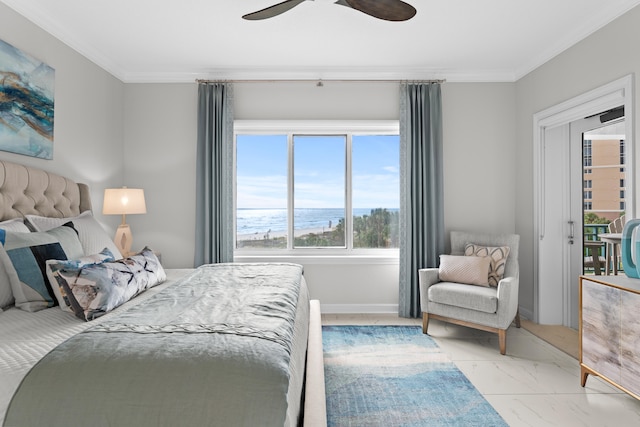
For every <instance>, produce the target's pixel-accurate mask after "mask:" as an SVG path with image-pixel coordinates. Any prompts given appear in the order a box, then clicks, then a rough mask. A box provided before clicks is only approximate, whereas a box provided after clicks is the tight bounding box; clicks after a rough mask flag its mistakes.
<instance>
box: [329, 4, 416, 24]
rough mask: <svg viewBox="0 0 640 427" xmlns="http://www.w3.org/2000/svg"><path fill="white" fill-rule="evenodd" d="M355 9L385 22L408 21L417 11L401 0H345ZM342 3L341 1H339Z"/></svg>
mask: <svg viewBox="0 0 640 427" xmlns="http://www.w3.org/2000/svg"><path fill="white" fill-rule="evenodd" d="M344 1H346V2H347V4H348V5H349V6H351V7H352V8H353V9H356V10H359V11H360V12H364V13H366V14H367V15H371V16H373V17H374V18H378V19H384V20H385V21H407V20H409V19H411V18H413V17H414V16H415V14H416V9H415V8H414V7H413V6H411V5H410V4H408V3H405V2H403V1H401V0H344ZM339 3H340V1H339Z"/></svg>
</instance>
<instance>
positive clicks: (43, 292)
mask: <svg viewBox="0 0 640 427" xmlns="http://www.w3.org/2000/svg"><path fill="white" fill-rule="evenodd" d="M0 243H2V245H3V246H4V249H5V250H6V252H7V256H8V261H9V262H5V269H6V270H7V274H8V276H9V280H10V282H11V290H12V292H13V296H14V297H15V300H16V301H15V304H16V307H18V308H20V309H22V310H25V311H38V310H42V309H45V308H48V307H53V306H54V305H55V304H56V303H57V301H56V298H55V294H54V293H53V290H52V288H51V285H50V284H49V281H48V280H47V275H46V261H47V260H50V259H60V260H66V259H69V258H72V259H73V258H80V257H81V256H82V255H83V250H82V245H81V244H80V240H79V239H78V232H77V231H76V229H75V228H73V224H72V223H67V224H65V225H63V226H61V227H57V228H54V229H52V230H49V231H44V232H37V233H18V232H11V231H5V230H2V231H0Z"/></svg>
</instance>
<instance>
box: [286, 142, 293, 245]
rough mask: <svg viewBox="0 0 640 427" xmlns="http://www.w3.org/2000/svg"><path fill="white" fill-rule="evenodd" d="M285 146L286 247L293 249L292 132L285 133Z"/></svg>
mask: <svg viewBox="0 0 640 427" xmlns="http://www.w3.org/2000/svg"><path fill="white" fill-rule="evenodd" d="M287 148H288V156H289V157H288V165H289V167H288V172H287V230H288V232H287V236H288V238H287V249H289V250H293V246H294V245H293V241H294V234H293V227H294V224H293V216H294V209H295V205H294V201H293V196H294V194H293V189H294V182H293V179H294V178H293V177H294V174H293V172H294V167H295V165H294V164H293V163H294V162H293V160H294V157H293V150H294V147H293V133H291V132H290V133H288V134H287Z"/></svg>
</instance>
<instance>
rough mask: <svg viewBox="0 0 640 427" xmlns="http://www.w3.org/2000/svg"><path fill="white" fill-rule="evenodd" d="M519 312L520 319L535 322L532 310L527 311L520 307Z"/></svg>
mask: <svg viewBox="0 0 640 427" xmlns="http://www.w3.org/2000/svg"><path fill="white" fill-rule="evenodd" d="M518 312H519V313H520V317H524V318H525V319H527V320H531V321H533V311H532V310H527V309H526V308H522V306H518Z"/></svg>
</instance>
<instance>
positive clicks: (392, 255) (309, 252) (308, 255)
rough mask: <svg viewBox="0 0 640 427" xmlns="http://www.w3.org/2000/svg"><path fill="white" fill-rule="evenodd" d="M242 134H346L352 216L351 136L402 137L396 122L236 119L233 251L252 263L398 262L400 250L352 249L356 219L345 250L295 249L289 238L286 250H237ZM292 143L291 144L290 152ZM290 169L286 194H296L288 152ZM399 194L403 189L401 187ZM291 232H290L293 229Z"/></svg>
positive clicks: (290, 213)
mask: <svg viewBox="0 0 640 427" xmlns="http://www.w3.org/2000/svg"><path fill="white" fill-rule="evenodd" d="M239 134H242V135H266V134H273V135H276V134H277V135H287V138H288V140H290V139H291V138H293V136H294V135H328V136H330V135H347V140H348V142H347V148H346V156H347V157H346V165H345V184H346V186H347V189H346V192H345V198H346V200H345V202H346V203H345V207H346V209H347V212H349V213H352V184H353V183H352V176H351V174H352V159H351V151H350V150H349V148H351V136H357V135H399V134H400V125H399V121H397V120H235V121H234V132H233V170H234V173H233V212H234V214H233V230H234V236H233V248H234V259H236V260H252V259H256V258H260V259H278V258H287V259H289V260H292V259H293V260H295V259H297V258H299V259H304V260H305V261H308V260H309V259H315V262H319V263H324V262H335V261H336V260H339V259H344V258H348V259H349V260H351V261H355V260H358V259H360V260H363V262H365V263H366V262H369V261H370V260H372V259H375V260H376V262H379V261H382V262H385V259H386V260H387V261H389V262H392V263H395V262H397V259H398V256H399V248H353V220H352V219H351V220H349V221H347V227H346V228H347V236H346V243H347V245H346V247H314V248H300V247H297V248H294V247H293V241H292V239H289V242H288V243H287V248H286V249H255V248H241V249H238V248H236V237H237V232H236V227H237V223H236V212H237V175H236V165H237V158H236V155H237V152H236V143H237V136H238V135H239ZM291 146H292V144H289V150H291ZM288 156H289V158H288V163H287V164H288V170H287V191H288V194H293V193H292V191H293V176H292V171H293V156H292V153H291V152H289V153H288ZM398 191H400V188H398ZM292 202H293V199H292V197H290V196H289V195H288V206H287V211H288V212H287V213H288V216H289V227H291V222H292V218H291V217H292V216H293V210H292V208H293V206H292ZM290 231H291V230H290Z"/></svg>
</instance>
